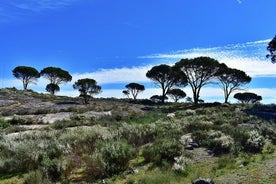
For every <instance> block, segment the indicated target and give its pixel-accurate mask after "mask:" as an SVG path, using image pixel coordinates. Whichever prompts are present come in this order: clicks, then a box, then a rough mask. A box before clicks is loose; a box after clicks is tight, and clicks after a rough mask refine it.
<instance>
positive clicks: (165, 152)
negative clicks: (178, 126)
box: [142, 138, 183, 165]
mask: <svg viewBox="0 0 276 184" xmlns="http://www.w3.org/2000/svg"><path fill="white" fill-rule="evenodd" d="M182 149H183V147H182V145H181V144H180V143H179V141H177V140H175V139H165V138H158V139H156V140H155V141H154V143H153V144H149V145H147V146H146V147H145V148H144V149H143V152H142V155H143V157H144V158H145V161H146V162H153V163H154V164H157V165H161V164H162V162H163V161H168V162H171V163H172V162H174V158H175V157H177V156H180V155H181V154H182Z"/></svg>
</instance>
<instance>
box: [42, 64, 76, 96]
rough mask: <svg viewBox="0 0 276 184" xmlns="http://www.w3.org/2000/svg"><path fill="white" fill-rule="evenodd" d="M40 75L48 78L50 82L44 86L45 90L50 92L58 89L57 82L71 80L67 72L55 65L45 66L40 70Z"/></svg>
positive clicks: (53, 92)
mask: <svg viewBox="0 0 276 184" xmlns="http://www.w3.org/2000/svg"><path fill="white" fill-rule="evenodd" d="M40 75H41V76H43V77H45V78H46V79H48V80H49V82H50V83H49V84H48V85H47V86H46V90H47V91H48V92H50V93H51V94H55V92H56V91H59V84H61V83H62V82H70V81H71V80H72V76H71V75H70V74H69V72H67V71H65V70H62V69H61V68H57V67H46V68H44V69H43V70H41V71H40Z"/></svg>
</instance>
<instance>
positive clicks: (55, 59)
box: [0, 0, 276, 103]
mask: <svg viewBox="0 0 276 184" xmlns="http://www.w3.org/2000/svg"><path fill="white" fill-rule="evenodd" d="M275 6H276V1H275V0H262V1H260V0H139V1H138V0H132V1H129V0H116V1H112V0H1V1H0V42H1V46H0V87H1V88H4V87H16V88H18V89H22V82H21V81H19V80H18V79H15V78H14V77H13V75H12V70H13V68H15V67H16V66H31V67H34V68H36V69H37V70H38V71H40V70H42V69H43V68H45V67H48V66H54V67H60V68H62V69H64V70H67V71H69V73H70V74H71V75H72V76H73V80H72V81H71V82H70V83H67V84H63V85H61V86H60V87H61V91H60V92H59V93H58V95H68V96H77V95H78V91H76V90H74V89H73V88H72V85H73V83H74V82H75V81H77V80H78V79H81V78H93V79H95V80H96V81H97V82H98V84H99V85H101V86H102V93H101V94H100V95H98V97H116V98H123V97H124V96H123V94H122V90H124V89H125V85H126V84H128V83H130V82H137V83H140V84H143V85H145V87H146V90H145V91H144V92H143V93H141V94H139V95H138V98H149V97H150V96H152V95H154V94H161V90H160V89H159V88H157V87H156V86H155V85H154V84H153V82H152V81H151V80H150V79H148V78H146V76H145V74H146V72H147V71H148V70H149V69H150V68H151V67H153V66H155V65H159V64H169V65H173V64H174V63H176V62H178V61H179V60H180V59H182V58H194V57H199V56H209V57H212V58H214V59H217V60H218V61H219V62H221V63H225V64H227V66H229V67H232V68H237V69H240V70H243V71H245V72H246V73H247V74H248V75H250V76H251V77H252V81H251V83H250V84H248V85H247V86H245V91H249V92H254V93H257V94H258V95H261V96H262V97H263V101H262V102H263V103H276V81H275V77H276V64H272V63H271V62H270V61H269V59H267V58H266V57H265V56H266V54H267V53H268V52H267V50H266V47H267V43H268V42H269V41H270V40H271V39H272V38H273V37H274V36H275V35H276V24H275V23H274V20H275V16H274V12H275ZM46 85H47V80H45V79H43V78H41V79H39V80H38V81H37V84H36V85H34V84H32V85H30V86H29V89H33V90H36V91H38V92H45V86H46ZM183 90H184V91H185V92H186V93H187V95H188V96H192V93H191V89H190V88H189V87H185V88H183ZM200 96H201V98H202V99H203V100H205V101H220V102H223V91H222V89H220V88H219V87H217V86H206V87H204V88H203V89H202V92H201V95H200ZM230 101H231V102H236V101H235V99H233V98H230Z"/></svg>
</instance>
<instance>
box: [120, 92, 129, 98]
mask: <svg viewBox="0 0 276 184" xmlns="http://www.w3.org/2000/svg"><path fill="white" fill-rule="evenodd" d="M122 93H123V94H124V95H126V96H127V98H129V95H130V94H129V91H128V90H123V91H122Z"/></svg>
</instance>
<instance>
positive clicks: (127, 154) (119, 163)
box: [99, 141, 135, 176]
mask: <svg viewBox="0 0 276 184" xmlns="http://www.w3.org/2000/svg"><path fill="white" fill-rule="evenodd" d="M99 150H100V152H101V153H102V158H103V160H104V162H105V164H106V167H105V168H106V173H107V175H108V176H112V175H115V174H119V173H120V172H122V171H125V170H126V169H127V168H128V164H129V161H130V160H131V159H132V158H133V157H134V156H135V149H134V148H133V147H132V146H131V145H129V144H128V143H127V142H126V141H109V142H100V143H99Z"/></svg>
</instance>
